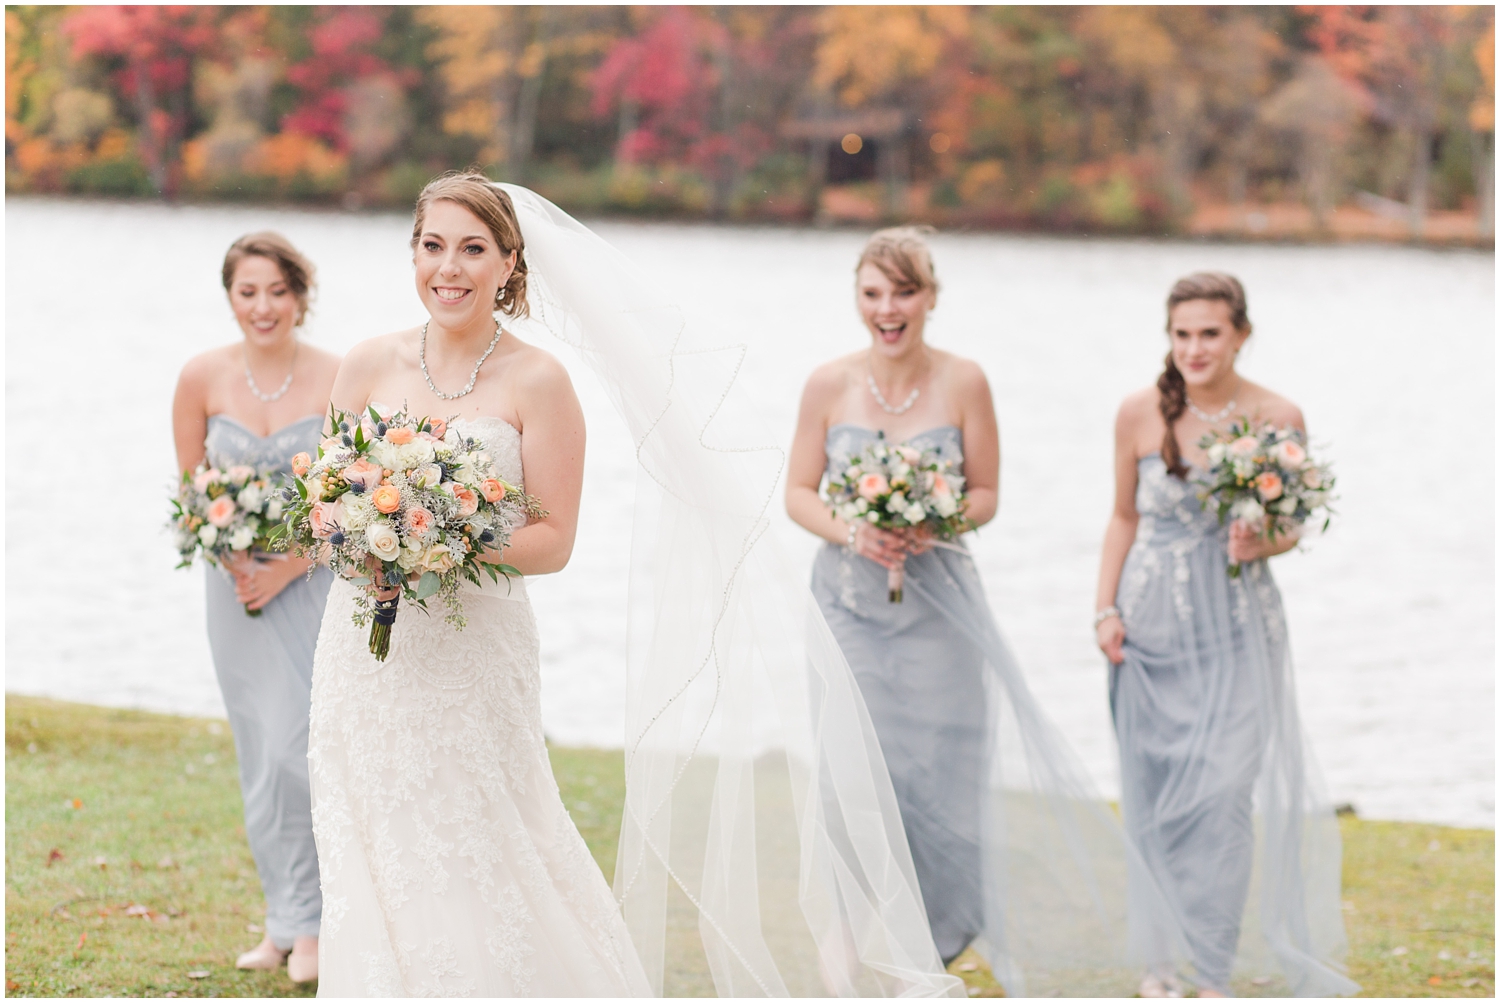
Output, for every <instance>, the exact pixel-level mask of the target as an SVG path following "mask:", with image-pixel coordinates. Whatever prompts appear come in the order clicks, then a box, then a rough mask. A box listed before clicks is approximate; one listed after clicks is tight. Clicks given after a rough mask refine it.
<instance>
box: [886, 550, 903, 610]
mask: <svg viewBox="0 0 1500 1003" xmlns="http://www.w3.org/2000/svg"><path fill="white" fill-rule="evenodd" d="M905 582H906V559H905V558H902V559H901V562H900V563H899V564H893V565H891V567H890V570H888V571H887V572H886V574H885V587H886V589H887V590H889V592H890V601H891V602H900V601H901V586H902V585H903V584H905Z"/></svg>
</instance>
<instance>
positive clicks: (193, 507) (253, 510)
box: [171, 460, 284, 616]
mask: <svg viewBox="0 0 1500 1003" xmlns="http://www.w3.org/2000/svg"><path fill="white" fill-rule="evenodd" d="M283 482H284V478H283V476H282V475H281V474H275V473H271V474H261V473H259V472H257V471H256V469H255V468H254V467H249V466H233V467H230V468H229V469H228V470H220V469H218V468H217V467H215V466H213V465H212V464H210V463H209V462H208V461H207V460H204V461H203V462H202V463H200V464H199V465H198V469H197V470H194V471H192V472H191V473H184V474H183V475H182V481H181V483H180V484H178V486H177V497H176V498H174V499H172V502H171V504H172V521H171V526H172V528H173V529H174V530H175V531H176V533H177V553H178V554H179V555H181V558H182V560H181V561H179V562H178V564H177V566H178V567H179V568H186V567H191V566H192V563H193V558H194V557H196V556H197V555H198V554H199V553H202V555H203V559H204V560H205V561H207V562H208V563H209V564H212V565H214V566H216V567H220V566H225V565H228V564H232V563H233V562H234V561H235V560H236V558H237V557H247V556H249V554H250V553H251V551H252V550H262V551H263V550H268V549H269V547H270V537H271V534H272V533H273V532H274V531H275V530H276V529H277V528H278V527H279V526H280V524H281V517H282V509H283V507H284V499H283V496H282V487H283ZM260 613H261V611H260V610H258V609H251V608H249V607H248V606H247V607H245V614H246V615H247V616H260Z"/></svg>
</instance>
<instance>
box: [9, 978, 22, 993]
mask: <svg viewBox="0 0 1500 1003" xmlns="http://www.w3.org/2000/svg"><path fill="white" fill-rule="evenodd" d="M20 988H21V983H19V982H17V981H15V980H14V979H6V980H5V991H6V992H8V993H13V992H15V991H16V990H17V989H20Z"/></svg>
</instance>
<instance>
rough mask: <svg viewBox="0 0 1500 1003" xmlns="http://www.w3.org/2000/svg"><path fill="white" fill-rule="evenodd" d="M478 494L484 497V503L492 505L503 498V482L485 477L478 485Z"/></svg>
mask: <svg viewBox="0 0 1500 1003" xmlns="http://www.w3.org/2000/svg"><path fill="white" fill-rule="evenodd" d="M479 493H480V494H482V495H484V500H485V501H487V502H490V503H491V504H493V503H495V502H497V501H500V500H501V499H502V498H504V497H505V482H504V481H500V480H496V479H495V478H493V477H486V478H485V479H484V481H483V482H482V483H481V484H480V485H479Z"/></svg>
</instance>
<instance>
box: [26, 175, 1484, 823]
mask: <svg viewBox="0 0 1500 1003" xmlns="http://www.w3.org/2000/svg"><path fill="white" fill-rule="evenodd" d="M6 208H7V212H6V252H7V253H6V265H5V277H6V294H7V295H6V305H5V322H6V384H5V386H6V404H5V414H6V422H7V425H8V430H9V438H8V441H9V442H10V443H12V445H11V447H10V448H9V449H8V450H7V453H6V531H7V532H6V581H5V584H6V599H7V604H6V628H7V631H6V656H7V664H6V688H7V689H8V690H11V691H14V692H21V693H35V694H45V695H50V696H55V697H59V698H63V699H69V700H82V701H89V702H94V703H102V704H114V705H122V706H137V707H145V708H152V709H158V710H166V711H176V712H181V713H192V714H222V713H223V708H222V704H221V702H220V698H219V693H218V689H217V686H216V684H215V681H214V677H213V670H212V666H211V664H210V661H209V653H208V645H207V641H206V638H205V635H204V625H203V611H202V594H203V586H202V577H201V576H202V572H201V571H199V570H194V571H192V572H184V571H174V570H173V568H172V566H173V564H174V563H175V559H176V555H175V553H174V551H173V549H172V545H171V540H170V537H169V536H168V534H167V533H166V531H165V530H164V529H163V523H164V519H165V513H166V504H165V497H166V494H167V491H168V487H169V484H170V483H171V481H172V476H173V469H172V468H173V456H172V442H171V431H170V415H169V410H170V401H171V395H172V388H173V385H174V383H175V381H176V377H177V372H178V370H179V368H180V367H181V365H182V363H183V361H184V360H186V359H187V358H188V357H189V356H190V355H192V354H194V353H195V352H198V351H201V350H202V349H204V348H207V347H210V346H212V345H216V344H220V343H223V342H226V341H229V340H232V339H236V338H237V337H238V330H237V328H236V327H235V325H234V322H233V319H232V316H231V314H230V311H229V307H228V305H227V303H226V301H225V298H224V295H223V292H222V290H221V289H220V286H219V279H218V270H219V263H220V261H221V259H222V255H223V252H224V249H225V248H226V247H227V246H228V245H229V243H230V242H231V241H232V240H233V239H234V238H236V237H238V236H240V235H241V234H243V233H245V232H247V231H250V230H255V229H262V228H267V227H270V228H275V229H278V230H281V231H282V232H284V233H285V234H287V236H289V237H290V238H291V239H292V241H293V242H294V243H296V244H297V245H298V246H299V247H300V248H302V249H303V250H304V251H305V252H307V253H308V254H309V255H310V256H311V257H312V258H313V260H314V261H316V262H317V265H318V269H319V276H320V280H321V291H320V295H319V298H318V300H317V303H316V306H315V313H314V317H313V320H312V322H311V323H310V326H309V327H310V337H311V338H312V339H313V340H314V341H315V342H316V343H317V344H319V345H322V346H324V347H327V348H330V349H332V350H335V351H343V350H346V349H347V348H348V347H349V346H351V345H353V344H354V343H355V342H356V341H358V340H360V339H362V338H365V337H368V336H370V335H373V334H377V333H383V332H386V331H390V330H394V329H397V328H400V327H405V326H409V325H414V324H416V323H419V322H420V321H421V319H422V318H423V314H422V310H421V307H420V304H419V302H418V300H417V297H416V294H415V292H414V290H413V287H412V278H411V264H410V259H409V254H408V251H407V245H406V241H407V236H408V234H409V232H410V222H409V219H408V218H407V217H405V216H401V215H394V214H390V215H355V214H339V213H322V212H297V211H289V210H270V209H256V208H221V207H181V208H171V207H163V206H155V205H122V204H109V203H90V202H54V201H41V200H30V199H22V198H11V199H9V200H8V202H7V207H6ZM597 229H598V231H599V232H600V233H601V234H603V235H604V236H605V237H606V238H607V239H609V240H610V241H612V242H614V243H615V244H616V245H617V246H619V247H620V248H622V249H623V250H624V251H626V252H627V253H629V254H630V255H632V256H633V257H634V258H635V259H637V260H638V261H642V262H646V263H649V265H650V268H651V270H652V272H653V273H654V275H655V277H656V278H657V280H658V281H659V282H660V283H661V284H662V286H664V287H665V288H666V289H667V290H669V291H670V292H671V293H672V294H673V295H675V296H676V297H677V298H678V300H679V302H681V303H682V304H683V306H684V308H685V309H686V310H687V312H688V315H689V317H690V318H692V320H693V321H694V322H696V323H704V324H710V325H713V326H714V329H715V330H717V331H718V332H720V334H721V337H722V340H723V341H725V342H744V343H745V344H747V345H748V346H749V355H748V358H747V360H746V364H745V368H744V370H743V374H742V377H741V381H740V385H739V387H738V389H737V391H736V392H737V393H738V394H741V395H746V396H745V400H747V401H748V402H750V403H752V404H753V406H754V407H755V408H757V409H758V410H759V413H760V414H762V415H763V433H764V439H765V440H766V441H767V442H774V443H778V444H785V443H787V442H788V441H789V440H790V435H791V429H792V423H793V420H794V417H795V409H796V402H797V399H798V393H799V391H800V387H801V382H802V380H803V379H804V378H805V376H806V374H807V372H808V371H809V370H810V369H811V368H812V367H813V366H814V365H815V364H816V363H817V362H819V361H822V360H824V359H827V358H830V357H832V356H834V355H837V354H840V353H843V352H847V351H851V350H854V349H856V348H858V347H859V346H860V345H861V343H862V339H863V334H862V329H861V328H860V326H859V324H858V321H857V319H856V317H855V316H854V312H853V306H852V296H851V289H850V283H851V271H850V269H851V266H852V263H853V261H854V258H855V256H856V254H857V252H858V249H859V246H860V244H861V242H862V239H863V234H860V233H855V232H848V231H817V230H789V229H754V228H732V227H708V226H678V225H667V224H636V223H620V222H608V223H601V224H599V225H598V226H597ZM934 249H935V255H936V261H937V267H938V273H939V277H940V279H941V280H942V282H943V284H944V288H943V293H942V297H941V301H940V303H939V308H938V310H937V311H936V313H935V314H934V315H933V318H932V320H931V322H930V323H929V332H930V340H931V341H932V342H933V343H934V344H936V345H938V346H940V347H943V348H948V349H951V350H953V351H956V352H959V353H961V354H963V355H967V356H970V357H972V358H975V359H977V360H978V361H979V362H980V363H981V364H982V365H983V367H984V369H985V372H986V373H987V374H988V376H989V379H990V383H991V386H992V388H993V390H994V393H995V400H996V406H997V409H998V412H999V416H1000V423H1001V431H1002V439H1003V449H1004V455H1003V474H1002V477H1003V481H1002V508H1001V513H1000V516H999V518H998V519H997V520H996V522H995V523H993V524H991V525H990V526H988V527H986V528H985V529H984V530H983V531H982V532H981V533H980V534H979V535H978V536H977V537H976V538H975V539H974V540H973V549H974V553H975V556H976V559H977V560H978V563H979V566H980V569H981V572H982V574H983V577H984V581H985V584H986V587H987V589H988V591H989V595H990V598H991V601H992V603H993V604H994V607H995V610H996V612H997V615H998V617H999V620H1000V622H1001V625H1002V627H1003V628H1004V629H1005V630H1006V631H1007V633H1008V634H1009V636H1010V639H1011V641H1012V643H1013V645H1014V647H1015V648H1016V650H1017V653H1018V655H1019V657H1020V659H1021V663H1022V664H1023V665H1024V666H1025V667H1026V671H1027V674H1028V676H1029V678H1030V681H1031V684H1032V686H1033V687H1034V688H1035V690H1036V692H1037V694H1038V695H1039V697H1040V699H1041V701H1042V702H1043V704H1044V705H1045V706H1046V707H1047V708H1048V710H1049V711H1050V713H1051V714H1052V715H1053V717H1054V719H1055V720H1056V721H1057V722H1058V724H1059V725H1060V726H1061V727H1062V729H1063V730H1064V731H1065V733H1066V734H1067V736H1068V738H1069V740H1070V741H1071V742H1072V743H1073V744H1074V746H1075V748H1076V749H1077V750H1078V752H1079V753H1080V755H1082V757H1083V758H1084V760H1085V761H1086V762H1087V763H1088V765H1089V768H1090V769H1091V770H1092V772H1093V773H1094V774H1095V776H1096V778H1097V779H1098V781H1099V783H1100V784H1101V786H1103V787H1104V788H1105V789H1106V790H1111V791H1112V790H1113V789H1114V788H1115V786H1116V780H1115V763H1114V751H1113V738H1112V732H1111V728H1110V722H1109V716H1108V708H1107V705H1106V694H1105V672H1104V666H1103V663H1102V659H1101V657H1100V656H1099V654H1098V653H1097V651H1095V649H1094V647H1093V643H1092V637H1093V634H1092V631H1091V630H1090V628H1089V619H1090V615H1091V613H1092V609H1093V594H1094V579H1095V575H1096V573H1097V563H1096V562H1097V560H1098V546H1099V542H1100V538H1101V535H1102V531H1103V526H1104V522H1105V519H1106V516H1107V514H1108V511H1109V506H1110V502H1111V498H1110V491H1111V484H1110V449H1111V425H1112V420H1113V415H1114V410H1115V407H1116V405H1117V404H1118V402H1119V400H1120V398H1121V397H1122V396H1123V395H1124V394H1125V393H1127V392H1128V391H1130V390H1132V389H1135V388H1137V387H1140V386H1144V385H1147V384H1149V383H1151V382H1152V381H1153V380H1154V379H1155V377H1156V374H1157V372H1158V368H1159V365H1160V359H1161V355H1162V353H1163V351H1164V347H1165V339H1164V336H1163V334H1162V333H1161V325H1162V308H1161V302H1162V300H1163V298H1164V296H1165V293H1166V290H1167V288H1168V286H1169V285H1170V284H1171V282H1172V280H1173V279H1175V278H1176V277H1178V276H1179V275H1181V274H1183V273H1186V272H1188V271H1192V270H1196V269H1200V268H1219V269H1225V270H1228V271H1232V272H1234V273H1235V274H1237V275H1239V276H1240V278H1241V279H1242V280H1243V281H1244V282H1245V285H1246V287H1247V289H1248V290H1249V293H1250V302H1251V313H1252V316H1253V318H1254V320H1255V324H1256V333H1255V336H1254V338H1253V339H1252V340H1251V345H1252V346H1253V347H1251V348H1250V349H1248V350H1247V352H1246V353H1245V354H1246V358H1245V362H1244V365H1243V369H1244V371H1245V373H1246V375H1247V376H1249V377H1250V378H1252V379H1256V380H1259V381H1262V382H1265V383H1268V384H1270V385H1271V386H1273V387H1275V388H1276V389H1277V390H1279V391H1281V392H1282V393H1284V394H1286V395H1287V396H1289V397H1291V398H1292V399H1293V400H1295V401H1297V402H1298V403H1299V404H1300V405H1301V406H1302V408H1303V411H1304V412H1305V414H1306V416H1307V419H1308V424H1309V427H1310V429H1311V431H1312V434H1313V438H1314V442H1315V444H1317V445H1319V446H1320V447H1321V449H1322V452H1323V453H1324V454H1325V455H1327V456H1328V457H1330V458H1332V459H1333V460H1334V461H1335V463H1336V465H1337V470H1338V474H1339V486H1340V495H1341V499H1342V500H1341V501H1340V503H1339V505H1338V512H1339V514H1338V516H1337V519H1336V521H1335V524H1334V527H1333V529H1332V530H1331V531H1330V532H1329V533H1328V534H1327V535H1326V536H1323V537H1321V538H1319V539H1316V540H1314V541H1313V542H1312V543H1311V545H1310V546H1309V547H1308V548H1307V549H1306V550H1305V552H1303V553H1299V554H1292V555H1288V556H1286V557H1283V558H1280V559H1278V560H1277V561H1276V562H1275V569H1276V574H1277V576H1278V578H1279V579H1280V581H1281V584H1282V588H1283V591H1284V593H1285V596H1286V604H1287V609H1288V611H1289V615H1290V620H1291V631H1292V643H1293V649H1294V651H1295V654H1296V658H1297V672H1298V684H1299V687H1300V695H1301V704H1302V708H1303V713H1304V720H1305V725H1306V729H1307V732H1308V734H1309V736H1310V738H1311V742H1312V746H1313V749H1314V750H1315V753H1316V756H1317V758H1318V760H1319V761H1320V762H1321V764H1322V768H1323V771H1324V773H1325V775H1326V777H1327V781H1328V785H1329V787H1330V788H1331V793H1332V795H1333V796H1334V798H1335V799H1336V800H1338V801H1348V802H1352V803H1354V804H1355V805H1356V806H1357V807H1358V809H1359V811H1360V813H1361V814H1363V815H1366V816H1369V817H1377V818H1401V819H1421V820H1431V821H1440V822H1448V823H1453V824H1461V825H1476V826H1493V825H1494V707H1495V700H1494V581H1495V575H1494V521H1495V508H1494V427H1495V422H1494V372H1495V366H1494V319H1495V318H1494V258H1493V255H1491V254H1488V253H1476V252H1465V251H1443V252H1437V251H1425V250H1417V249H1410V248H1401V247H1362V246H1350V247H1284V246H1265V245H1259V246H1257V245H1235V244H1193V243H1165V242H1150V241H1130V240H1075V239H1054V238H1045V237H1017V236H996V235H978V234H974V235H968V234H945V235H941V236H938V237H937V238H935V239H934ZM550 347H552V348H553V349H554V350H555V351H557V352H558V354H559V356H560V357H561V358H563V360H564V361H565V362H566V363H567V364H568V365H569V366H570V368H571V369H572V370H573V372H574V378H575V383H576V385H577V387H578V390H579V394H580V397H581V398H582V400H583V402H584V407H585V411H586V413H587V416H588V420H589V453H588V459H587V466H586V484H585V488H584V500H583V516H582V522H581V525H580V528H579V535H578V545H577V549H576V551H575V554H574V558H573V561H572V563H571V565H570V566H569V567H568V568H567V569H566V570H565V571H563V572H562V573H560V574H558V575H554V576H551V577H548V578H540V579H536V580H534V581H533V582H532V585H531V595H532V597H533V601H534V603H535V606H536V610H537V616H538V619H539V621H540V624H541V631H542V665H543V675H544V686H543V716H544V719H545V723H546V727H547V730H548V733H549V734H550V735H551V736H552V737H553V738H554V739H556V740H557V741H560V742H564V743H575V744H594V745H601V746H618V745H619V744H620V742H621V737H622V736H621V731H622V720H623V716H622V710H621V708H622V704H623V690H624V686H623V669H622V664H623V657H622V652H623V649H624V609H625V577H626V576H625V569H626V565H627V563H628V560H629V541H628V536H629V527H630V514H629V511H628V509H627V507H626V506H622V505H621V504H620V500H621V499H622V498H629V497H630V495H631V492H632V490H633V484H634V470H633V465H632V459H631V451H630V444H629V442H628V440H627V439H626V437H625V436H624V434H623V432H622V431H621V430H620V428H619V427H618V424H617V422H616V421H615V418H614V415H613V413H612V412H611V411H610V409H609V406H608V404H607V402H606V401H604V399H603V397H602V394H601V393H600V391H599V389H598V386H597V384H596V382H595V380H594V377H593V376H592V375H591V374H590V373H589V372H588V371H587V370H586V369H585V368H584V367H583V366H582V365H581V364H579V362H578V360H577V359H576V358H572V357H570V356H569V354H568V353H569V352H570V351H571V350H570V349H567V348H565V347H563V346H560V345H557V346H550ZM55 429H61V430H62V431H64V432H66V433H67V434H68V435H69V436H72V437H76V438H75V439H74V440H73V441H72V442H69V443H67V444H66V445H65V447H64V448H66V449H67V450H68V451H69V452H70V453H71V454H72V455H75V456H87V457H88V458H87V460H86V461H83V462H84V463H85V466H84V468H83V470H86V471H87V476H79V475H80V474H81V473H82V472H83V471H82V470H73V471H70V472H69V473H68V474H66V475H65V476H66V481H65V482H64V483H63V484H59V483H58V482H57V479H55V478H53V477H52V476H50V475H48V474H47V473H46V472H45V470H44V469H43V468H42V466H41V465H40V464H39V463H38V462H37V447H38V446H40V447H41V449H42V450H46V451H48V452H50V451H52V450H53V449H55V448H56V447H55V446H54V445H53V440H52V439H51V437H50V436H51V433H52V432H53V431H54V430H55ZM96 527H97V528H98V529H99V531H98V532H94V529H95V528H96ZM779 530H780V531H781V532H783V534H784V535H785V537H786V539H787V540H788V541H789V543H790V545H791V546H792V547H794V548H800V549H799V550H798V551H797V552H798V553H800V554H801V555H803V556H805V558H806V560H807V562H808V564H809V565H810V563H811V557H812V553H813V549H814V544H813V542H812V540H811V538H810V537H808V536H807V534H804V533H801V532H800V531H798V530H796V529H795V528H794V527H792V526H791V524H790V523H789V522H787V521H786V520H785V519H784V518H782V519H781V521H780V524H779ZM54 534H55V535H54Z"/></svg>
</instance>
